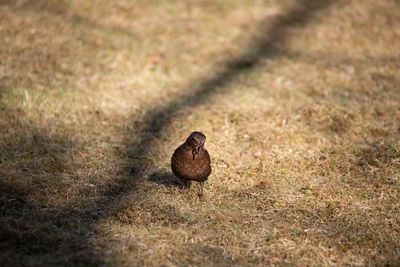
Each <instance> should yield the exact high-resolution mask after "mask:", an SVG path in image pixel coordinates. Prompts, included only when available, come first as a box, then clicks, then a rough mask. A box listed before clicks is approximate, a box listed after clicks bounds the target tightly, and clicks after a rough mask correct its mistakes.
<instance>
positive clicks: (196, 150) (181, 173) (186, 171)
mask: <svg viewBox="0 0 400 267" xmlns="http://www.w3.org/2000/svg"><path fill="white" fill-rule="evenodd" d="M205 142H206V136H205V135H204V134H203V133H201V132H192V133H191V134H190V136H189V137H188V138H187V139H186V141H185V143H183V144H182V145H180V146H179V147H178V148H177V149H176V150H175V152H174V154H173V155H172V158H171V169H172V172H173V173H174V174H175V175H176V176H177V177H178V178H180V179H181V180H182V181H184V183H185V186H186V187H190V184H191V181H197V182H200V193H199V197H200V198H202V197H203V186H204V182H205V181H207V179H208V176H209V175H210V174H211V160H210V156H209V155H208V152H207V150H206V149H205V148H204V143H205Z"/></svg>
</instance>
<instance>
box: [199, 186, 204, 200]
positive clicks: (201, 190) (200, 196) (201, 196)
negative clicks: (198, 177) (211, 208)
mask: <svg viewBox="0 0 400 267" xmlns="http://www.w3.org/2000/svg"><path fill="white" fill-rule="evenodd" d="M203 187H204V182H200V193H199V198H203V196H204V195H203Z"/></svg>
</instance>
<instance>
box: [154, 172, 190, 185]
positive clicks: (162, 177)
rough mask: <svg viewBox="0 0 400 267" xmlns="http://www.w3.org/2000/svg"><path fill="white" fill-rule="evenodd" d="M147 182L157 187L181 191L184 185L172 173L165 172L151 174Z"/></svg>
mask: <svg viewBox="0 0 400 267" xmlns="http://www.w3.org/2000/svg"><path fill="white" fill-rule="evenodd" d="M149 181H151V182H153V183H156V184H158V185H164V186H166V187H177V188H180V189H181V188H183V186H184V184H183V183H182V181H181V180H180V179H179V178H178V177H176V176H175V175H174V174H173V173H171V172H167V171H163V172H153V173H152V174H151V175H150V176H149Z"/></svg>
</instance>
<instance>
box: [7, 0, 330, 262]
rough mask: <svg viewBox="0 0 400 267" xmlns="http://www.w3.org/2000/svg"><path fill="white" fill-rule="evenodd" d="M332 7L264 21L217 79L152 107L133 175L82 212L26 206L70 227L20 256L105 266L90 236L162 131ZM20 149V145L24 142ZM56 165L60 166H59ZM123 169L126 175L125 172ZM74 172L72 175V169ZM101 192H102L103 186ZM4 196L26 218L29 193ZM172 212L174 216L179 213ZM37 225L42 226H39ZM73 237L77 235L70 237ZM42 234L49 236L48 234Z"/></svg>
mask: <svg viewBox="0 0 400 267" xmlns="http://www.w3.org/2000/svg"><path fill="white" fill-rule="evenodd" d="M331 3H333V1H325V0H302V1H298V3H297V4H296V5H295V6H294V7H293V8H291V9H290V10H288V11H287V12H286V13H285V14H283V15H280V16H278V17H277V18H275V19H273V20H272V21H271V20H270V19H269V18H268V19H265V20H264V21H262V22H261V23H260V26H259V28H260V31H259V32H261V33H263V35H262V36H260V35H259V37H254V39H253V41H252V44H253V45H251V46H250V47H249V48H248V49H246V50H245V51H244V52H243V53H242V54H240V55H239V56H237V57H235V58H233V59H228V60H226V62H225V63H224V64H223V69H222V70H221V71H219V72H218V73H216V74H215V75H214V76H213V78H211V79H206V80H204V81H203V82H201V83H200V84H199V85H197V86H196V87H195V89H194V90H191V91H187V94H185V95H183V96H181V97H179V98H177V99H175V102H176V105H174V106H171V105H170V104H169V103H165V104H164V105H162V106H159V107H156V108H154V109H149V110H148V111H147V113H146V114H147V116H146V118H145V121H144V124H145V125H146V126H145V127H143V128H142V129H141V130H140V131H139V133H135V135H137V137H138V138H137V140H139V141H137V142H134V143H131V144H129V147H127V150H128V154H129V160H128V162H127V165H128V166H130V170H129V173H130V175H126V177H124V178H123V179H122V180H119V181H113V182H112V184H109V185H103V186H102V187H103V188H107V189H106V190H104V191H101V193H98V195H97V196H96V199H95V200H93V202H90V203H89V204H84V203H82V205H81V206H80V207H79V210H77V209H74V206H75V205H76V202H74V201H67V202H66V203H65V206H64V207H63V208H60V209H57V210H56V211H54V210H49V209H41V208H37V207H27V208H26V209H27V210H28V211H30V214H35V213H37V212H38V211H40V212H42V213H43V214H42V217H41V218H42V219H41V220H42V221H46V224H47V223H48V224H54V225H55V226H54V227H55V228H57V229H58V228H62V229H64V228H65V231H64V232H68V235H66V236H56V237H55V238H54V239H52V240H50V241H51V242H50V241H49V242H48V243H44V245H43V246H42V247H39V248H38V251H36V252H35V251H34V252H32V251H30V250H29V246H30V245H31V244H34V243H35V242H39V241H37V239H35V238H36V237H35V236H32V237H31V236H28V237H29V240H27V241H26V242H25V243H21V241H18V242H19V243H16V245H15V247H16V248H17V250H18V251H19V252H20V253H21V255H25V254H29V253H31V254H32V255H35V253H36V254H51V255H52V256H53V258H54V257H55V258H54V259H53V262H48V263H47V264H44V265H56V266H60V265H68V266H71V265H84V266H90V265H92V266H98V265H100V264H101V263H102V261H104V260H103V259H102V258H101V256H100V257H99V258H97V259H96V260H92V259H88V255H92V254H96V251H98V249H96V248H94V247H92V246H91V241H90V235H91V233H92V232H94V229H95V227H96V223H97V222H98V219H99V218H104V217H105V216H107V215H102V214H103V213H104V211H105V210H109V209H111V207H113V206H115V205H118V204H119V202H118V201H119V200H118V199H120V198H121V197H123V196H124V195H125V194H126V193H128V192H132V191H135V190H138V189H137V188H135V187H136V183H135V182H134V181H135V180H139V178H140V177H143V173H144V172H145V171H146V170H149V169H152V168H154V166H153V164H152V163H150V162H148V161H147V160H146V158H148V156H149V155H150V154H151V152H152V151H151V146H152V144H153V141H154V140H155V139H156V138H157V137H159V136H161V135H162V132H163V130H164V128H165V126H166V125H167V124H168V122H169V120H170V119H171V118H173V117H174V116H176V115H177V113H178V112H179V111H180V110H182V109H184V108H186V107H190V108H194V107H196V106H198V105H201V104H204V103H205V101H206V100H207V99H209V98H210V97H211V96H212V95H214V94H216V93H218V92H221V91H223V90H228V89H227V86H226V85H228V84H229V83H231V82H232V81H234V79H235V77H236V76H237V75H238V74H240V73H242V72H245V71H251V70H252V69H254V68H255V67H256V66H257V65H259V64H260V62H261V61H263V60H264V59H265V58H270V59H273V58H277V57H280V56H281V54H280V52H279V46H281V45H282V44H284V43H285V42H287V41H288V40H290V38H291V36H290V34H289V32H288V30H289V29H290V28H292V27H295V26H296V27H305V26H306V25H307V24H308V23H310V22H311V21H312V20H313V18H314V15H315V14H316V13H317V12H318V11H320V10H322V9H323V8H326V7H328V6H329V5H330V4H331ZM60 12H61V11H60ZM91 26H93V25H91ZM112 30H115V29H112ZM196 84H197V83H196ZM217 88H218V90H217ZM43 135H44V136H48V134H47V133H44V134H43ZM131 135H132V133H130V132H127V133H126V138H127V139H128V138H129V136H131ZM37 142H38V144H39V145H36V143H34V144H35V147H38V146H40V144H42V143H61V144H63V142H65V141H64V140H56V141H53V140H45V141H43V140H42V139H40V140H39V141H37ZM17 145H18V146H20V144H17ZM60 146H61V145H60ZM64 146H65V149H67V148H69V146H70V145H63V146H62V147H64ZM49 150H50V149H49ZM51 153H52V154H54V153H55V152H54V151H51ZM46 155H47V154H46ZM60 157H61V156H60ZM49 160H50V159H49ZM49 162H50V161H49ZM55 162H56V161H55ZM33 164H34V163H32V166H33ZM54 164H57V162H56V163H54ZM54 166H55V167H54V169H55V170H58V169H60V168H61V167H63V166H58V165H54ZM27 170H29V166H28V167H27ZM123 171H124V172H126V170H123ZM152 171H153V172H155V171H157V170H152ZM49 172H50V173H51V172H55V171H53V169H50V171H49ZM71 173H73V170H72V171H71ZM7 175H8V174H7ZM162 176H163V177H161V178H160V175H159V174H157V173H155V174H154V175H153V176H152V179H154V182H156V183H160V184H166V183H173V181H174V180H173V179H172V178H170V177H169V176H168V177H167V181H165V177H164V174H162ZM99 190H101V189H100V188H99ZM3 192H10V193H8V195H7V196H5V197H4V198H3V199H2V201H3V202H4V203H6V204H7V205H9V206H12V205H15V208H14V209H16V210H17V211H18V213H21V214H19V215H18V216H25V215H24V214H22V213H23V209H22V207H23V206H24V205H26V204H25V203H24V199H23V197H24V194H25V192H24V190H23V189H21V188H19V187H18V186H16V185H10V184H7V183H0V193H3ZM28 204H29V203H28ZM8 210H9V209H7V212H8ZM171 213H172V214H175V213H174V212H171ZM7 216H8V217H10V218H11V219H13V220H16V218H17V216H16V215H14V214H8V213H7ZM177 216H178V215H177ZM32 217H33V215H32ZM11 219H10V220H11ZM173 219H174V218H171V221H173ZM27 221H28V219H27ZM42 221H39V220H38V219H35V218H32V224H31V225H27V226H26V228H27V229H30V228H32V229H33V230H37V228H39V227H40V225H41V224H40V223H42ZM35 223H36V224H37V225H39V226H36V225H35ZM29 227H30V228H29ZM57 229H56V230H57ZM9 232H10V233H11V235H14V232H13V231H12V229H11V230H10V231H8V230H7V233H9ZM32 232H34V231H32ZM70 234H75V235H73V237H71V236H70ZM15 235H17V234H15ZM43 235H45V233H44V234H43ZM12 240H21V238H20V236H17V237H15V238H12ZM60 244H61V245H60ZM84 250H86V251H88V252H87V253H86V254H85V253H84V252H82V251H84ZM78 252H79V253H78ZM81 255H83V256H81ZM7 259H11V260H14V261H18V259H15V257H14V256H13V255H11V254H10V256H9V257H8V258H7ZM32 259H35V258H34V256H32ZM9 262H10V261H9ZM34 265H35V264H34ZM3 266H4V265H3Z"/></svg>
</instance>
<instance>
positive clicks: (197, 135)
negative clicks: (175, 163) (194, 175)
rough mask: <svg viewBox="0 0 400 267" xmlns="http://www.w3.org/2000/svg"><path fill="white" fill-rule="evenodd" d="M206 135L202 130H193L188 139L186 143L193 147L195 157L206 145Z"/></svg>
mask: <svg viewBox="0 0 400 267" xmlns="http://www.w3.org/2000/svg"><path fill="white" fill-rule="evenodd" d="M205 142H206V136H205V135H204V134H203V133H201V132H192V133H191V134H190V135H189V137H188V138H187V139H186V144H187V145H189V146H190V147H191V148H192V153H193V159H194V156H195V155H197V154H199V152H200V150H201V149H202V148H203V147H204V143H205Z"/></svg>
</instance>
